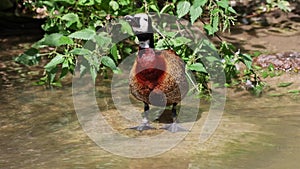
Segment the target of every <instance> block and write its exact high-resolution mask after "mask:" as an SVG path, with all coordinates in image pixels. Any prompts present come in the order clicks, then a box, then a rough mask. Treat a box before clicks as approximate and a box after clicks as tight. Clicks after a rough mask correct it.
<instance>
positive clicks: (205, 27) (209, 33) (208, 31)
mask: <svg viewBox="0 0 300 169" xmlns="http://www.w3.org/2000/svg"><path fill="white" fill-rule="evenodd" d="M204 29H205V30H206V32H207V33H208V35H213V34H214V33H215V32H214V30H213V27H212V26H211V25H210V24H205V25H204Z"/></svg>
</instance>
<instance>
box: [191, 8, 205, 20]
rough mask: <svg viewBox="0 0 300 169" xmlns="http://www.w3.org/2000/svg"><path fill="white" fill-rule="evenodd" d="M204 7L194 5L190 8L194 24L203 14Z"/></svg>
mask: <svg viewBox="0 0 300 169" xmlns="http://www.w3.org/2000/svg"><path fill="white" fill-rule="evenodd" d="M202 12H203V11H202V8H201V6H198V7H195V6H194V5H193V6H192V7H191V9H190V16H191V22H192V24H194V22H195V21H196V20H197V19H198V18H199V17H200V16H201V15H202Z"/></svg>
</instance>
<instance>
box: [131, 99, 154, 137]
mask: <svg viewBox="0 0 300 169" xmlns="http://www.w3.org/2000/svg"><path fill="white" fill-rule="evenodd" d="M148 114H149V104H147V103H145V102H144V112H143V120H142V123H141V124H140V125H138V126H136V127H131V128H129V129H134V130H138V131H143V130H150V129H155V128H154V127H152V126H150V123H149V120H148Z"/></svg>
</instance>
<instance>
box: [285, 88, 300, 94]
mask: <svg viewBox="0 0 300 169" xmlns="http://www.w3.org/2000/svg"><path fill="white" fill-rule="evenodd" d="M288 93H293V94H300V90H297V89H295V90H289V91H288Z"/></svg>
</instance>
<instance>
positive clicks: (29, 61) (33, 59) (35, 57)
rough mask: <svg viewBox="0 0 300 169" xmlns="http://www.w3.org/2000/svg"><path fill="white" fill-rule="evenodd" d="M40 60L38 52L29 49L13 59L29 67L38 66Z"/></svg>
mask: <svg viewBox="0 0 300 169" xmlns="http://www.w3.org/2000/svg"><path fill="white" fill-rule="evenodd" d="M40 60H41V57H40V55H39V50H38V49H35V48H30V49H28V50H27V51H26V52H24V53H23V54H21V55H19V56H18V57H16V58H15V61H16V62H18V63H21V64H24V65H29V66H32V65H36V64H38V63H39V61H40Z"/></svg>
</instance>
